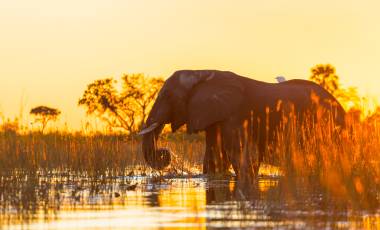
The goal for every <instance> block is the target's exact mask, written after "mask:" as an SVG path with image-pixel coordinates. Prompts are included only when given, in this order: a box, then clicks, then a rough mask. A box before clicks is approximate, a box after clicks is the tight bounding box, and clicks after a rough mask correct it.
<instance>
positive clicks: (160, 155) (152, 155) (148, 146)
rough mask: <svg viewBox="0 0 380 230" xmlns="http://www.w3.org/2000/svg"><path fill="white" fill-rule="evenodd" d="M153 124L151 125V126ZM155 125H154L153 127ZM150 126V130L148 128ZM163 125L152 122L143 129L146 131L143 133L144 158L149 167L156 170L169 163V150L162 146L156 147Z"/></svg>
mask: <svg viewBox="0 0 380 230" xmlns="http://www.w3.org/2000/svg"><path fill="white" fill-rule="evenodd" d="M152 126H153V127H152ZM154 126H155V127H154ZM149 128H152V130H148V129H149ZM162 128H163V125H159V124H156V125H155V124H153V125H151V126H149V127H148V128H146V129H144V130H147V131H148V132H144V130H143V131H142V132H144V133H143V139H142V151H143V153H144V159H145V161H146V162H147V163H148V165H149V166H150V167H152V168H153V169H156V170H162V169H164V168H166V167H167V166H168V165H169V164H170V160H171V156H170V151H169V150H168V149H164V148H157V140H158V136H159V135H160V133H161V131H162Z"/></svg>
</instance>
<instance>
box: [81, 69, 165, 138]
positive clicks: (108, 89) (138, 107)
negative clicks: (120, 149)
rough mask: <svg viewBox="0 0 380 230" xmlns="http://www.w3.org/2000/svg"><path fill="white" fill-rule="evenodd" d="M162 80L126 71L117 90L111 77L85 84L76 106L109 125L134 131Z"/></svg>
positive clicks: (140, 122)
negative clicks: (119, 88)
mask: <svg viewBox="0 0 380 230" xmlns="http://www.w3.org/2000/svg"><path fill="white" fill-rule="evenodd" d="M163 82H164V81H163V80H162V79H161V78H157V77H151V78H149V77H146V76H145V75H143V74H125V75H123V77H122V88H121V90H120V91H118V90H116V87H115V84H116V83H117V82H116V81H115V80H113V79H112V78H106V79H101V80H96V81H94V82H93V83H91V84H89V85H88V86H87V89H86V90H85V92H84V93H83V96H82V97H81V98H80V99H79V102H78V105H80V106H85V107H86V108H87V114H90V115H95V116H97V117H99V118H101V119H102V120H103V121H105V122H106V123H107V124H108V126H109V127H110V128H116V129H120V128H121V129H124V130H126V131H127V132H128V133H129V134H134V133H135V132H136V131H138V130H139V129H140V128H141V126H142V125H143V122H144V121H145V119H146V116H147V114H148V111H149V110H150V108H151V106H152V104H153V100H154V99H155V97H156V96H157V93H158V91H159V90H160V89H161V87H162V85H163Z"/></svg>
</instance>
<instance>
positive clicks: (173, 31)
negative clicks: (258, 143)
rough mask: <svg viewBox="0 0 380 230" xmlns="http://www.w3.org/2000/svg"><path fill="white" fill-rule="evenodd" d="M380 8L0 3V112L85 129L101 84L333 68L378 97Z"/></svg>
mask: <svg viewBox="0 0 380 230" xmlns="http://www.w3.org/2000/svg"><path fill="white" fill-rule="evenodd" d="M378 9H380V1H371V0H366V1H352V0H351V1H350V0H336V1H331V0H329V1H327V0H320V1H304V0H292V1H289V0H273V1H272V0H268V1H256V0H251V1H248V0H247V1H228V0H210V1H206V0H191V1H171V0H160V1H156V0H151V1H149V0H136V1H131V0H120V1H116V0H107V1H105V0H103V1H100V0H81V1H78V0H65V1H58V0H33V1H30V0H25V1H20V0H0V113H1V114H2V117H6V118H12V119H13V118H14V117H22V119H23V120H25V121H26V122H28V120H29V117H28V112H29V111H30V109H31V108H32V107H34V106H37V105H47V106H51V107H55V108H59V109H60V110H61V111H62V115H61V119H60V122H61V123H67V125H68V127H70V128H71V129H81V127H82V126H83V124H84V122H85V121H86V116H85V109H84V108H81V107H78V106H77V102H78V99H79V98H80V96H81V95H82V94H83V92H84V90H85V89H86V86H87V85H88V84H90V83H91V82H92V81H94V80H96V79H101V78H105V77H114V78H115V79H120V77H121V75H122V74H123V73H144V74H146V75H148V76H161V77H164V78H167V77H169V76H170V74H171V73H173V72H174V71H175V70H178V69H220V70H230V71H233V72H236V73H238V74H240V75H244V76H248V77H251V78H254V79H257V80H262V81H267V82H275V79H274V78H275V77H276V76H278V75H283V76H285V77H286V78H287V79H293V78H302V79H307V78H308V77H309V76H310V68H311V67H313V66H314V65H316V64H321V63H322V64H323V63H330V64H332V65H334V66H335V67H336V69H337V74H338V75H339V77H340V79H341V83H342V84H343V85H344V86H355V87H358V89H359V92H360V93H362V94H363V95H366V96H367V95H369V96H373V97H377V98H380V90H379V89H380V88H379V87H380V68H378V66H379V64H380V63H379V62H380V24H379V22H380V14H379V13H378Z"/></svg>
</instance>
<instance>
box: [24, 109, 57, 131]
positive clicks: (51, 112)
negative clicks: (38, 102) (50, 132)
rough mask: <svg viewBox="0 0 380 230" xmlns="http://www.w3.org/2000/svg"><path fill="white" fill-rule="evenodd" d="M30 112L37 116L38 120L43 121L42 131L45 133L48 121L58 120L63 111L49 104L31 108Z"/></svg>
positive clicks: (36, 119)
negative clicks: (48, 105)
mask: <svg viewBox="0 0 380 230" xmlns="http://www.w3.org/2000/svg"><path fill="white" fill-rule="evenodd" d="M30 114H31V115H33V116H34V117H35V121H36V122H39V123H41V132H42V133H43V132H44V130H45V128H46V126H47V124H48V122H49V121H54V120H56V119H57V118H58V116H59V115H60V114H61V111H59V110H58V109H54V108H50V107H47V106H37V107H35V108H33V109H32V110H30Z"/></svg>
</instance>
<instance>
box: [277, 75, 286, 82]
mask: <svg viewBox="0 0 380 230" xmlns="http://www.w3.org/2000/svg"><path fill="white" fill-rule="evenodd" d="M276 80H277V82H278V83H281V82H284V81H286V79H285V77H284V76H277V77H276Z"/></svg>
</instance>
